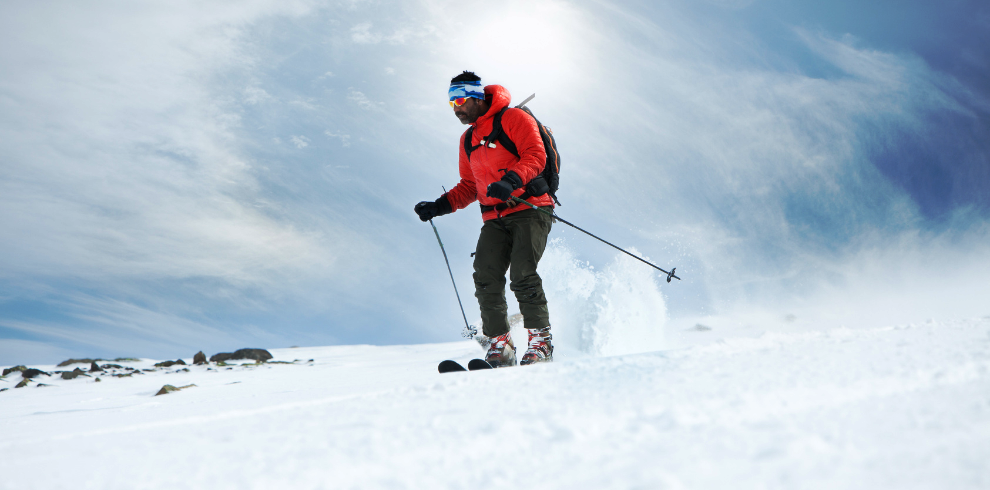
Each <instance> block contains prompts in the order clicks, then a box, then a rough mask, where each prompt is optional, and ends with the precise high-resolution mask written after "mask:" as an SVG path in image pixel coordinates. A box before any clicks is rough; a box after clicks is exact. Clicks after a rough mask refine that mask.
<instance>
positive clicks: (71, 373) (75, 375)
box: [62, 368, 89, 379]
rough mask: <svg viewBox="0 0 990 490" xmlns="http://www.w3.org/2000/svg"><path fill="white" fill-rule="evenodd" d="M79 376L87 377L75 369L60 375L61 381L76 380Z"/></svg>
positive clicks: (81, 371) (80, 370)
mask: <svg viewBox="0 0 990 490" xmlns="http://www.w3.org/2000/svg"><path fill="white" fill-rule="evenodd" d="M79 376H86V377H89V375H88V374H86V373H84V372H83V370H82V369H79V368H75V369H73V370H72V371H69V372H65V373H62V379H76V378H78V377H79Z"/></svg>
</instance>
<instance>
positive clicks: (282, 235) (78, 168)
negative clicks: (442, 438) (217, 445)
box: [0, 0, 990, 364]
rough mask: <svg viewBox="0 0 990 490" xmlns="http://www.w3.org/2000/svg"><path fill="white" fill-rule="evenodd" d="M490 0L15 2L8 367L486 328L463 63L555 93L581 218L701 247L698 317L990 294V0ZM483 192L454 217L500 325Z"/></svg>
mask: <svg viewBox="0 0 990 490" xmlns="http://www.w3.org/2000/svg"><path fill="white" fill-rule="evenodd" d="M472 5H473V8H472ZM489 7H490V5H489V4H486V3H476V4H471V3H470V2H468V4H465V3H464V2H448V1H416V2H385V1H358V0H353V1H344V2H320V1H296V2H269V1H264V0H258V1H253V2H216V3H212V4H210V6H208V7H204V6H202V5H200V4H199V3H198V2H168V3H166V2H157V3H156V2H146V3H142V4H140V5H136V4H133V3H129V2H107V3H102V4H100V5H99V6H92V5H89V6H81V5H78V4H75V3H72V2H54V3H45V4H36V3H10V2H8V3H6V4H4V5H3V6H0V12H2V14H0V72H2V73H3V76H2V77H0V114H2V116H0V210H2V213H0V230H3V240H2V241H0V364H11V363H14V362H45V361H57V360H59V358H61V357H66V356H69V355H74V356H103V357H111V356H118V355H138V356H152V357H155V356H157V357H176V356H180V355H181V356H188V355H191V354H192V353H194V352H195V351H196V350H200V349H203V350H206V351H219V350H224V349H233V348H238V347H243V346H268V347H283V346H289V345H324V344H333V343H375V344H395V343H418V342H438V341H447V340H455V339H457V338H458V337H457V333H458V332H459V329H460V326H459V323H461V320H460V313H459V310H458V309H457V305H456V300H455V298H454V297H453V294H452V290H451V288H450V285H449V278H448V277H447V273H446V270H445V269H444V265H443V261H442V257H441V255H440V253H439V250H438V247H437V245H436V242H435V239H434V237H433V233H432V230H431V229H430V228H429V226H428V225H425V224H423V223H420V222H419V221H418V220H417V219H416V218H415V216H414V214H413V213H412V206H413V204H415V203H416V202H418V201H420V200H425V199H434V198H436V197H437V196H438V195H439V194H440V193H442V192H443V191H442V187H443V186H445V187H447V188H449V187H450V186H451V185H453V184H454V183H456V180H457V176H456V152H457V146H456V143H457V138H458V135H459V134H460V133H461V132H462V131H463V129H464V128H463V126H461V125H460V124H459V123H458V122H457V120H456V119H455V118H454V117H453V116H452V115H451V113H450V110H449V107H448V106H447V105H446V102H445V91H446V86H447V83H448V81H449V79H450V78H451V77H452V76H453V75H455V74H456V73H458V72H460V71H461V70H463V69H472V70H475V71H477V72H478V73H479V74H480V75H482V76H483V77H484V78H485V80H486V82H488V83H499V84H502V85H505V86H506V87H508V88H509V90H510V91H511V92H512V93H513V95H514V97H515V98H516V100H521V99H522V98H524V97H526V96H527V95H529V94H530V93H534V92H535V93H536V94H537V98H536V99H535V100H534V101H533V102H532V103H531V104H530V107H532V108H533V110H534V111H536V113H537V114H538V115H539V116H540V117H541V119H542V120H543V121H544V122H545V123H546V124H547V125H549V126H551V127H552V128H553V129H554V132H555V134H556V135H557V137H558V141H559V144H560V149H561V154H562V158H563V166H564V167H563V168H564V170H563V173H564V175H563V177H562V179H563V180H562V190H561V192H560V198H561V201H562V202H563V204H564V206H563V207H561V208H560V209H559V210H558V212H559V214H560V215H561V216H563V217H565V218H566V219H568V220H570V221H572V222H575V223H577V224H579V225H581V226H582V227H584V228H586V229H589V230H591V231H593V232H596V233H599V234H601V235H603V236H605V237H606V238H608V239H610V240H611V241H614V242H615V243H618V244H620V245H622V246H627V247H634V248H635V249H636V250H637V251H638V252H640V253H642V254H644V255H645V256H647V257H649V258H650V259H651V260H654V261H655V262H657V263H659V264H660V265H661V266H664V267H666V266H676V267H678V271H679V272H681V274H682V277H684V278H685V280H684V281H682V282H681V283H677V284H673V285H670V286H667V285H664V284H660V283H659V279H657V281H658V284H659V286H658V287H659V288H660V290H661V291H663V294H664V301H665V303H666V311H667V312H668V314H669V315H670V317H671V319H672V320H674V319H678V318H683V319H686V320H685V321H688V320H687V319H692V320H690V321H693V319H694V318H700V317H711V316H721V317H732V316H733V315H738V314H741V313H739V312H740V311H742V310H744V309H751V308H759V309H762V310H765V311H770V312H774V313H775V314H776V313H781V314H783V312H785V311H788V312H789V311H798V310H800V309H801V308H805V309H806V311H808V313H807V314H806V315H805V316H815V315H820V316H822V317H823V318H824V317H825V315H824V314H822V311H828V312H835V311H847V312H848V315H849V316H850V317H862V316H866V315H867V313H868V314H870V315H880V314H881V313H883V312H886V313H889V314H890V315H887V316H882V315H881V316H880V317H879V318H881V320H879V321H894V319H893V318H895V317H896V315H894V316H891V315H893V313H894V312H895V311H901V310H909V312H910V313H912V314H915V315H963V316H965V315H986V314H990V310H988V309H987V308H986V307H985V306H984V305H983V304H982V303H983V301H981V300H980V299H979V298H985V297H987V294H986V293H988V292H990V290H988V288H990V286H988V285H987V281H986V280H985V277H986V276H985V273H986V272H987V271H988V270H990V251H988V247H987V245H986V244H987V243H988V242H987V240H986V239H987V238H988V218H990V198H988V195H990V193H987V192H986V187H987V185H988V184H990V143H988V141H990V126H988V114H990V88H988V87H990V83H988V81H990V64H988V63H990V62H988V61H987V60H990V56H988V55H990V53H988V50H990V48H988V47H987V46H990V39H987V38H988V34H987V33H988V32H990V8H988V7H987V6H986V5H985V4H984V3H980V2H961V1H959V2H952V1H950V2H943V3H941V4H939V5H937V6H935V5H930V4H928V3H925V2H893V1H879V2H871V3H870V4H869V5H863V4H861V3H854V2H851V1H850V2H829V3H828V4H821V3H819V2H784V1H776V0H766V1H745V0H711V1H708V2H686V1H684V2H680V1H674V2H663V3H658V2H646V1H643V2H622V3H616V2H592V1H588V2H557V1H535V2H507V3H505V4H504V5H502V6H500V8H498V9H492V8H489ZM472 10H476V11H478V12H482V13H481V14H478V15H475V16H468V15H465V14H463V12H466V11H472ZM476 211H477V210H476V209H475V208H473V207H471V208H468V209H465V210H462V211H460V212H458V213H456V214H454V215H451V216H447V217H443V218H441V219H438V220H437V221H436V223H437V226H438V228H439V229H440V233H441V234H442V236H443V237H444V240H445V244H446V245H447V249H448V252H449V253H450V255H451V259H452V266H453V268H454V273H455V277H456V278H457V279H458V281H459V284H460V286H459V287H460V289H461V291H462V294H464V296H465V298H464V299H465V302H466V304H467V305H468V307H469V308H468V309H469V315H468V316H469V319H472V320H473V319H476V318H477V314H476V313H475V314H473V315H472V314H471V313H472V311H473V304H474V303H473V301H474V300H473V298H472V297H471V296H470V284H471V282H470V272H471V270H470V267H471V263H470V257H469V254H470V252H472V251H473V248H474V242H475V240H476V238H477V230H478V228H480V225H481V222H480V218H479V216H478V213H477V212H476ZM553 237H555V238H560V239H562V242H561V245H560V246H561V247H564V248H566V251H567V254H571V255H573V256H575V257H577V258H579V259H580V260H582V261H584V263H585V264H586V266H587V267H598V268H602V267H606V266H607V264H609V263H610V262H611V261H613V260H614V257H615V255H614V253H613V251H611V250H609V249H607V247H604V246H602V245H600V244H598V243H596V242H594V241H592V240H590V239H586V238H584V237H582V236H581V235H579V234H576V233H575V232H573V231H572V230H568V229H565V228H564V227H561V226H558V227H556V228H555V229H554V232H553ZM569 256H570V255H569ZM554 279H558V280H565V279H564V278H546V280H548V281H553V280H554ZM812 305H814V306H815V307H817V308H821V310H820V311H818V312H817V313H816V312H815V311H816V310H813V309H809V308H812ZM878 305H884V307H883V308H880V307H879V306H878ZM552 308H553V305H551V309H552ZM876 310H883V311H882V312H880V313H878V312H877V311H876ZM802 311H805V310H802ZM843 321H847V320H843Z"/></svg>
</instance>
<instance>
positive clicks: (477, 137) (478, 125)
mask: <svg viewBox="0 0 990 490" xmlns="http://www.w3.org/2000/svg"><path fill="white" fill-rule="evenodd" d="M488 95H491V104H492V106H491V108H490V109H488V112H486V113H485V114H484V115H482V116H481V117H479V118H478V120H477V121H475V122H474V123H472V124H471V125H472V126H474V131H473V134H472V135H471V136H472V137H471V146H474V145H478V144H480V142H481V139H482V138H484V137H486V136H488V135H489V134H490V133H491V132H492V122H493V118H494V117H495V114H498V111H501V110H502V109H503V108H505V107H508V106H509V102H510V101H511V100H512V96H511V95H509V91H508V90H506V89H505V87H502V86H501V85H488V86H487V87H485V96H486V98H487V96H488ZM502 129H503V131H505V134H506V135H507V136H508V137H509V139H510V140H512V142H513V143H515V145H516V150H517V151H518V152H519V157H518V158H516V156H515V155H513V154H512V152H510V151H509V150H506V149H505V148H502V145H500V144H498V143H497V142H496V143H495V148H490V147H488V146H480V147H478V149H476V150H474V151H472V152H471V159H470V160H468V157H467V154H466V153H465V152H464V134H462V135H461V139H460V141H459V145H458V148H459V149H460V150H459V152H460V164H459V170H460V174H461V181H460V182H458V183H457V185H455V186H454V188H452V189H451V190H450V191H449V192H447V200H448V201H449V202H450V206H451V207H452V208H453V210H454V211H456V210H458V209H464V208H466V207H467V206H468V205H469V204H471V203H472V202H474V201H479V202H481V204H482V205H485V206H494V205H496V204H499V203H501V202H502V201H499V200H498V199H495V198H493V197H487V196H485V194H486V193H487V192H488V185H489V184H491V183H492V182H497V181H499V180H501V179H502V176H503V175H505V173H506V172H508V171H509V170H512V171H514V172H515V173H516V174H518V175H519V178H521V179H522V181H523V187H521V188H519V189H516V191H515V192H513V193H512V195H513V196H519V195H521V194H522V193H523V192H525V191H526V189H525V185H526V184H527V183H529V181H530V180H531V179H533V178H534V177H536V176H537V175H540V173H541V172H543V167H544V166H545V165H546V161H547V154H546V150H545V149H544V148H543V139H542V138H540V130H539V129H538V128H537V127H536V121H535V120H533V118H532V117H530V116H529V115H528V114H526V113H525V112H523V111H522V110H521V109H515V108H512V109H509V110H507V111H505V114H503V115H502ZM464 133H465V134H467V131H465V132H464ZM527 202H529V203H532V204H534V205H536V206H553V198H551V197H550V194H544V195H542V196H533V197H530V198H529V199H527ZM525 209H530V207H529V206H526V205H524V204H517V205H515V206H512V207H510V208H508V209H506V210H504V211H501V212H499V211H494V210H493V211H486V212H484V213H483V214H482V218H483V219H484V220H485V221H488V220H490V219H495V218H497V217H499V216H506V215H509V214H512V213H515V212H519V211H522V210H525Z"/></svg>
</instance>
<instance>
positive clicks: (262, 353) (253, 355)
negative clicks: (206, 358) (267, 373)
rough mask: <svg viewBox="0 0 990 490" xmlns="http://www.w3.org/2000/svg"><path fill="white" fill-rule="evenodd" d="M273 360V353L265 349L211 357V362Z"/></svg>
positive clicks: (239, 351)
mask: <svg viewBox="0 0 990 490" xmlns="http://www.w3.org/2000/svg"><path fill="white" fill-rule="evenodd" d="M271 358H272V354H271V352H268V351H266V350H265V349H238V350H236V351H234V352H233V353H229V352H221V353H220V354H214V355H213V356H211V357H210V362H220V361H232V360H237V359H251V360H254V361H261V362H264V361H267V360H269V359H271Z"/></svg>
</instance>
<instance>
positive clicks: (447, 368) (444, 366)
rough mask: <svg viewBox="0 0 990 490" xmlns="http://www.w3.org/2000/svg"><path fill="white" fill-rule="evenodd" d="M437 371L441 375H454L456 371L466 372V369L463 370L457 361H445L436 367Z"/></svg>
mask: <svg viewBox="0 0 990 490" xmlns="http://www.w3.org/2000/svg"><path fill="white" fill-rule="evenodd" d="M437 371H440V374H443V373H456V372H458V371H467V369H464V366H461V365H460V364H459V363H458V362H457V361H451V360H446V361H443V362H441V363H440V365H438V366H437Z"/></svg>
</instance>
